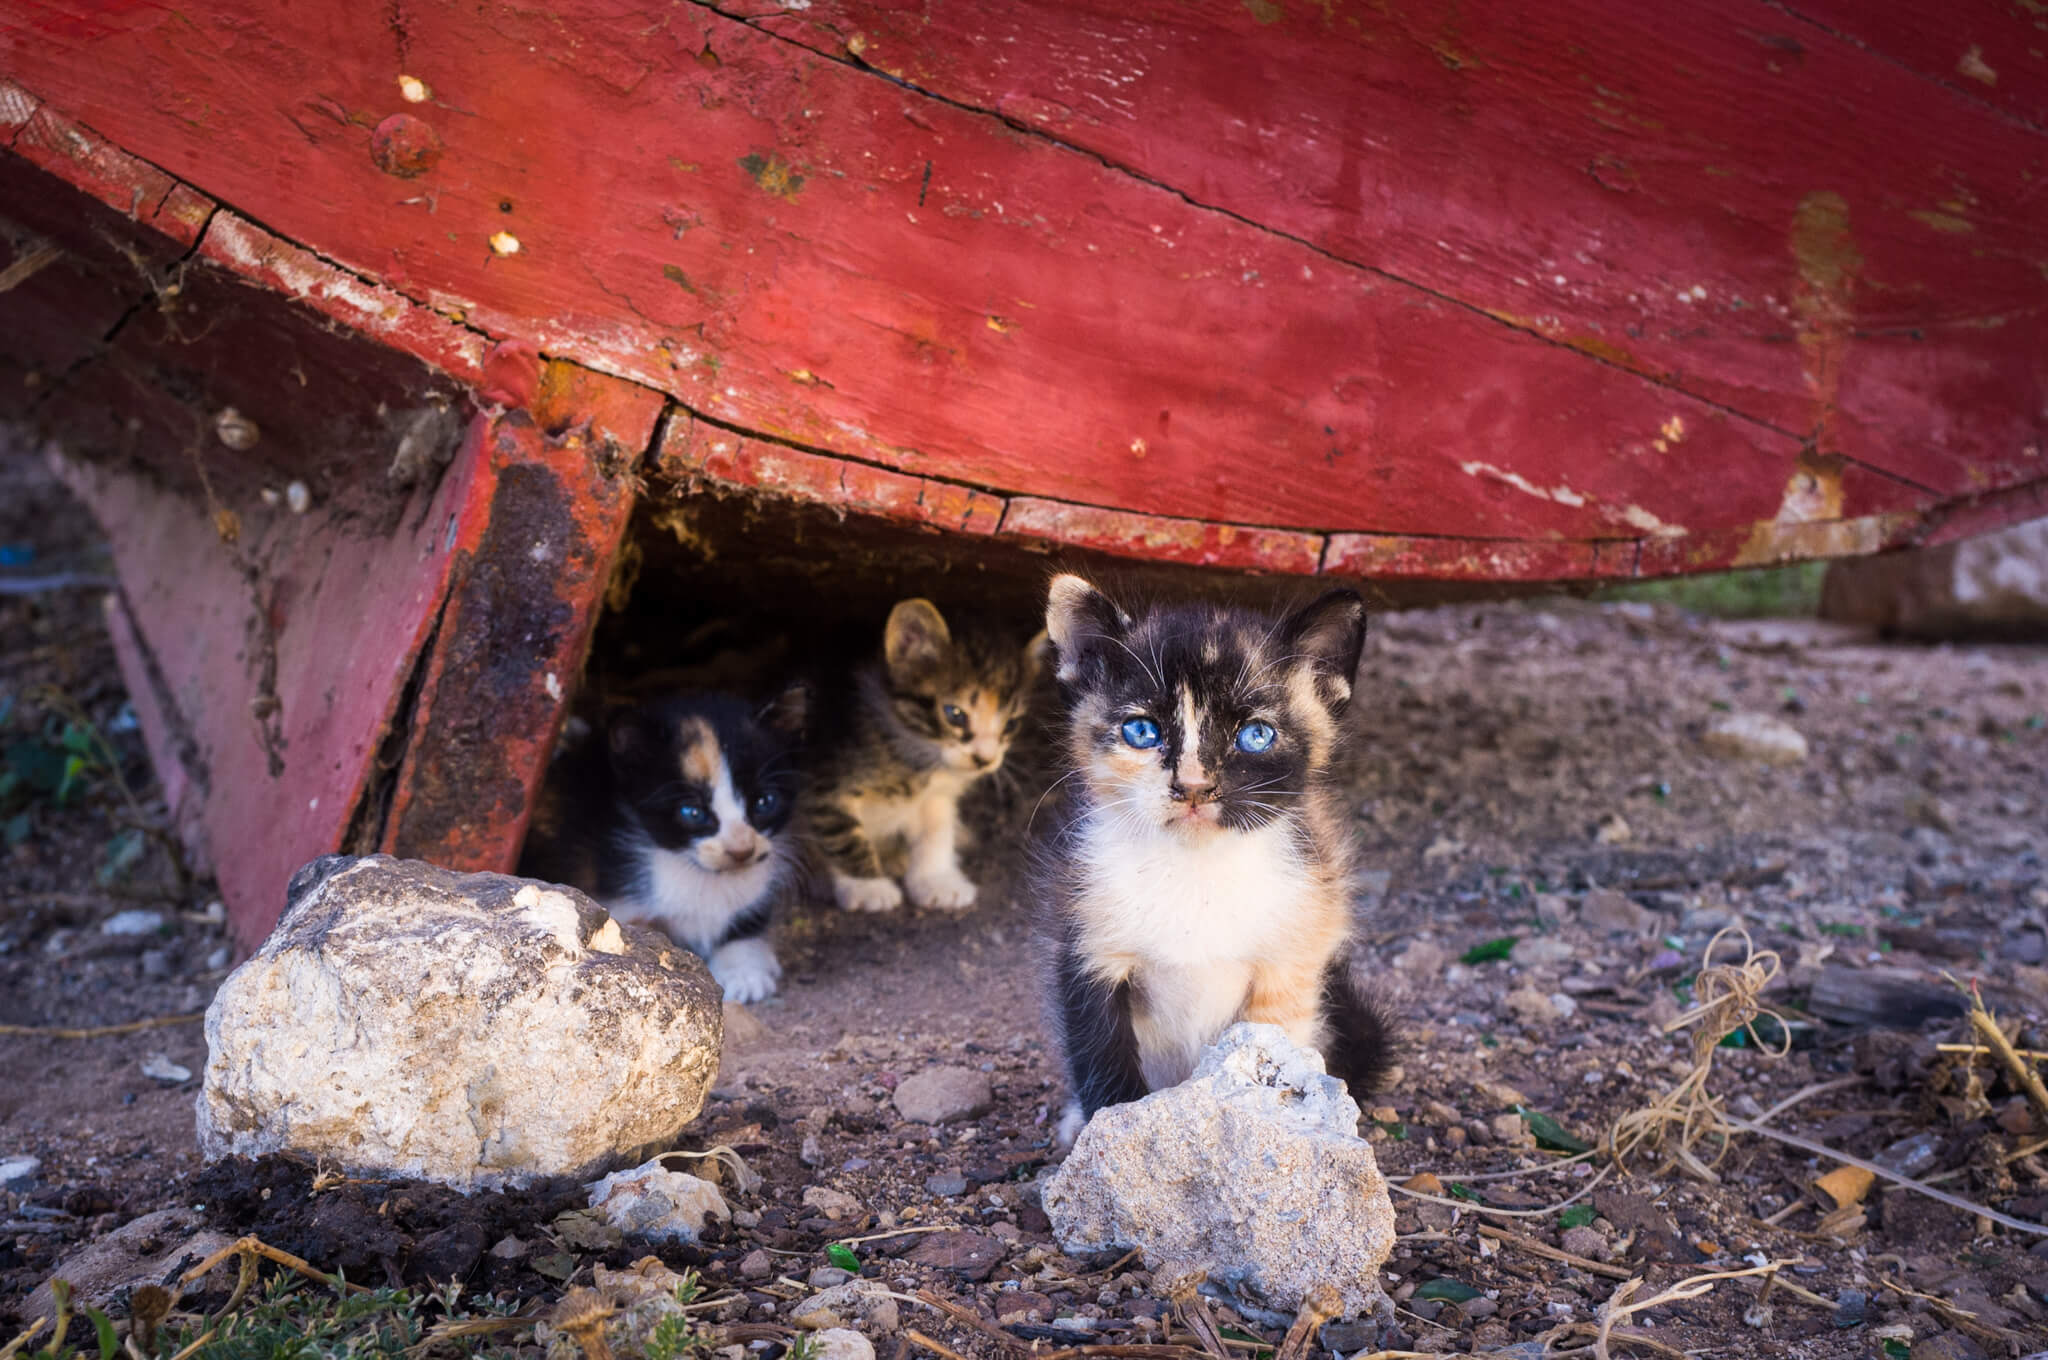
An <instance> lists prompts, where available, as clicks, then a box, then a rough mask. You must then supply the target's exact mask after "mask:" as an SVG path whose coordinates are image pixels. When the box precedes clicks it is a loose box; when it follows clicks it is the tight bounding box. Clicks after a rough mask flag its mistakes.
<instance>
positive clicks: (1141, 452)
mask: <svg viewBox="0 0 2048 1360" xmlns="http://www.w3.org/2000/svg"><path fill="white" fill-rule="evenodd" d="M1131 452H1132V453H1134V454H1136V455H1137V456H1138V457H1140V458H1143V457H1144V456H1145V441H1144V440H1142V439H1133V440H1132V441H1131Z"/></svg>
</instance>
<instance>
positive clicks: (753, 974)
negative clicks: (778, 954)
mask: <svg viewBox="0 0 2048 1360" xmlns="http://www.w3.org/2000/svg"><path fill="white" fill-rule="evenodd" d="M707 962H709V963H710V965H711V976H712V977H713V978H715V979H717V982H718V985H719V986H720V987H723V988H724V989H725V999H726V1000H727V1001H736V1002H738V1003H739V1004H741V1005H743V1006H744V1005H745V1004H747V1003H748V1002H749V1001H761V1000H765V999H766V998H768V997H771V996H773V995H775V989H776V986H777V984H779V983H780V982H781V981H782V965H781V964H780V963H778V962H777V961H776V958H775V947H774V946H773V945H771V944H769V943H768V942H767V941H766V940H734V941H733V942H732V943H731V944H728V945H721V946H720V947H719V948H717V949H714V950H712V951H711V957H710V959H709V960H707Z"/></svg>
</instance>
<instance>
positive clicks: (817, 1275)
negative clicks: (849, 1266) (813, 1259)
mask: <svg viewBox="0 0 2048 1360" xmlns="http://www.w3.org/2000/svg"><path fill="white" fill-rule="evenodd" d="M852 1278H853V1272H852V1271H850V1270H841V1269H840V1268H839V1267H838V1266H819V1267H818V1268H817V1269H816V1270H814V1271H812V1272H811V1273H810V1274H809V1275H808V1276H807V1277H805V1279H804V1283H805V1284H808V1285H809V1286H810V1287H811V1288H813V1289H830V1288H832V1287H833V1286H834V1285H842V1284H845V1283H846V1282H847V1281H848V1280H850V1279H852Z"/></svg>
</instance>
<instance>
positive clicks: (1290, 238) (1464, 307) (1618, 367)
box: [689, 0, 1930, 491]
mask: <svg viewBox="0 0 2048 1360" xmlns="http://www.w3.org/2000/svg"><path fill="white" fill-rule="evenodd" d="M689 3H690V4H692V5H694V6H696V7H697V8H699V9H706V10H710V11H711V12H712V13H714V14H716V15H718V16H719V17H720V18H722V19H726V20H728V21H730V22H733V23H738V24H743V25H745V26H746V27H747V28H749V29H752V30H753V31H754V32H756V33H761V34H765V35H766V36H768V37H771V38H773V39H775V40H776V41H777V42H781V43H786V44H788V45H790V46H791V47H794V48H796V49H797V50H799V51H801V52H804V53H807V54H808V55H810V56H814V57H817V58H819V59H821V60H824V61H829V62H833V63H835V64H837V65H840V66H845V67H848V68H850V69H852V70H856V71H860V72H862V73H864V74H866V75H870V76H873V77H875V78H876V79H878V80H881V81H883V82H885V83H887V84H890V85H894V86H896V87H897V88H899V89H904V90H908V91H910V92H911V93H913V94H915V95H918V96H919V97H920V98H924V99H929V100H931V101H933V102H934V103H937V104H943V105H945V106H946V107H947V108H951V109H955V110H957V111H959V112H961V113H965V114H968V115H970V116H974V117H981V118H989V119H992V120H994V121H996V122H998V123H1001V124H1002V125H1003V126H1004V127H1006V128H1008V129H1010V130H1011V131H1012V132H1015V133H1017V134H1019V135H1020V136H1024V137H1029V138H1031V139H1033V140H1035V141H1038V142H1041V143H1043V144H1044V145H1047V146H1050V147H1053V148H1055V149H1057V150H1059V151H1063V152H1067V153H1070V154H1072V155H1077V156H1081V157H1083V158H1085V159H1087V160H1091V161H1093V162H1095V163H1096V164H1097V165H1100V166H1101V167H1102V168H1103V169H1105V170H1108V171H1111V172H1112V173H1114V174H1118V175H1122V176H1124V177H1126V178H1128V179H1132V180H1135V181H1137V182H1138V183H1140V184H1143V185H1146V186H1147V187H1149V188H1152V189H1156V190H1158V191H1159V192H1161V193H1164V194H1169V195H1171V196H1173V197H1174V198H1177V199H1179V200H1180V201H1181V202H1182V203H1185V204H1186V205H1187V206H1188V207H1190V208H1193V209H1195V210H1196V211H1197V212H1204V213H1213V214H1215V215H1216V216H1218V217H1222V218H1224V219H1226V220H1228V221H1231V222H1235V223H1237V224H1238V225H1240V226H1244V227H1248V228H1250V229H1251V230H1253V231H1257V232H1260V233H1263V234H1264V235H1267V236H1271V237H1273V238H1274V239H1275V240H1281V241H1286V242H1288V243H1290V244H1292V245H1296V246H1299V247H1301V248H1302V249H1303V250H1307V251H1309V252H1311V253H1313V254H1314V255H1316V256H1317V257H1318V258H1320V259H1324V260H1327V261H1329V262H1330V263H1331V264H1334V265H1339V266H1342V267H1343V268H1346V269H1355V270H1358V271H1360V272H1361V273H1366V274H1370V275H1372V276H1373V277H1375V278H1380V279H1384V280H1386V281H1387V282H1388V283H1389V284H1393V285H1396V286H1398V287H1401V288H1406V289H1410V290H1412V291H1414V292H1416V293H1419V294H1421V295H1423V296H1425V297H1428V298H1431V299H1433V300H1435V301H1437V302H1441V303H1443V304H1444V305H1445V306H1447V307H1455V308H1457V309H1458V310H1460V311H1462V312H1467V313H1470V314H1472V315H1474V316H1479V317H1484V318H1485V319H1486V320H1488V321H1490V322H1492V323H1493V324H1495V325H1497V326H1500V327H1502V328H1503V329H1505V330H1509V331H1512V332H1514V333H1516V334H1517V335H1525V336H1529V337H1531V338H1533V339H1536V340H1540V341H1542V342H1543V343H1544V344H1546V345H1550V346H1553V347H1555V348H1558V349H1564V350H1568V351H1570V352H1571V353H1572V354H1574V355H1576V356H1578V357H1580V358H1584V359H1588V360H1590V361H1592V362H1593V363H1596V364H1599V365H1600V366H1602V367H1604V368H1610V369H1613V370H1615V371H1616V372H1620V373H1627V374H1629V375H1630V376H1631V377H1634V378H1636V379H1638V380H1640V381H1642V382H1646V383H1648V384H1650V385H1651V386H1653V387H1656V388H1659V389H1661V390H1663V391H1666V392H1672V393H1675V394H1677V395H1679V396H1682V397H1685V398H1687V399H1689V400H1692V401H1697V402H1699V403H1701V404H1702V405H1704V406H1707V407H1709V408H1710V409H1712V410H1715V411H1718V412H1720V413H1721V414H1723V415H1725V416H1728V417H1729V418H1731V419H1734V420H1740V421H1742V422H1744V423H1746V424H1749V425H1753V426H1756V427H1757V428H1759V429H1763V430H1768V431H1770V432H1772V433H1774V434H1780V435H1784V436H1786V437H1787V438H1791V439H1806V438H1808V437H1809V436H1808V434H1806V433H1805V432H1802V431H1799V430H1791V429H1786V428H1784V427H1782V426H1779V425H1777V424H1774V423H1773V422H1771V421H1768V420H1765V419H1763V418H1762V417H1760V416H1755V415H1751V414H1750V413H1748V412H1746V411H1743V410H1740V409H1739V408H1737V407H1734V406H1730V405H1728V404H1727V403H1726V402H1723V401H1717V400H1715V399H1714V398H1712V397H1709V396H1706V395H1704V394H1702V393H1699V392H1695V391H1692V390H1691V389H1690V388H1687V387H1683V386H1680V385H1678V384H1676V383H1673V382H1671V381H1669V380H1668V378H1666V377H1665V376H1664V375H1662V374H1659V373H1654V372H1649V371H1647V370H1645V369H1642V368H1635V367H1631V366H1629V365H1627V364H1624V363H1621V362H1619V361H1618V360H1616V359H1615V358H1614V357H1613V356H1612V355H1609V354H1603V353H1600V352H1597V351H1595V350H1592V349H1588V348H1585V347H1583V346H1580V345H1574V344H1572V343H1571V342H1570V341H1569V340H1564V339H1559V338H1557V337H1555V336H1551V335H1546V334H1545V333H1544V332H1542V331H1541V330H1538V329H1536V328H1534V327H1530V326H1521V325H1517V324H1515V323H1514V322H1513V321H1511V320H1509V319H1508V318H1506V317H1503V316H1502V315H1500V314H1499V313H1498V312H1495V311H1492V310H1490V309H1488V308H1485V307H1482V306H1480V305H1479V304H1478V303H1475V302H1468V301H1466V300H1465V299H1464V298H1461V297H1458V296H1456V295H1455V294H1451V293H1446V292H1443V291H1442V290H1440V289H1436V288H1432V287H1430V286H1428V285H1427V284H1423V283H1418V282H1416V281H1415V280H1413V279H1408V278H1404V277H1402V276H1401V275H1399V274H1395V273H1392V272H1391V271H1389V270H1387V269H1384V268H1382V267H1380V266H1378V265H1372V264H1366V263H1364V262H1363V261H1359V260H1353V259H1350V258H1349V257H1347V256H1344V255H1340V254H1338V253H1337V252H1336V251H1334V250H1331V249H1330V248H1329V247H1327V246H1323V245H1319V244H1317V243H1316V242H1315V241H1312V240H1310V239H1309V238H1307V237H1305V236H1301V235H1298V234H1296V233H1294V232H1290V231H1284V230H1282V229H1280V228H1278V227H1270V226H1267V225H1266V224H1264V223H1262V222H1259V221H1257V220H1255V219H1253V218H1250V217H1247V216H1245V215H1244V214H1243V213H1240V212H1236V211H1233V210H1232V209H1229V208H1225V207H1221V206H1219V205H1216V204H1211V203H1205V202H1203V201H1202V200H1200V199H1198V198H1196V197H1194V196H1193V195H1191V194H1189V193H1188V192H1187V191H1185V190H1183V189H1179V188H1176V187H1175V186H1173V185H1171V184H1168V183H1166V182H1164V181H1163V180H1159V179H1155V178H1153V177H1152V176H1151V175H1148V174H1146V173H1145V172H1144V171H1143V170H1141V169H1139V168H1138V167H1136V166H1134V165H1127V164H1124V163H1123V162H1121V161H1118V160H1116V159H1114V158H1112V157H1110V156H1108V155H1105V154H1104V153H1102V152H1100V151H1096V150H1094V149H1093V148H1090V147H1086V146H1083V145H1081V144H1079V143H1077V142H1071V141H1068V140H1066V139H1065V138H1063V137H1058V136H1055V135H1054V134H1052V133H1051V132H1049V131H1047V130H1046V129H1044V128H1042V127H1038V126H1035V125H1034V124H1031V123H1028V122H1025V121H1024V120H1022V119H1020V118H1017V117H1015V116H1013V115H1010V114H1007V113H1004V112H1002V111H1001V110H998V109H986V108H982V107H979V106H977V105H974V104H970V103H968V102H966V101H964V100H959V99H954V98H951V97H949V96H947V95H943V94H940V93H938V92H937V91H934V90H930V89H927V88H925V87H924V86H922V85H919V84H918V83H916V82H915V81H912V80H907V79H905V78H904V77H902V76H897V75H892V74H890V73H889V72H887V71H883V70H881V69H879V68H878V67H875V66H873V65H870V64H869V63H868V62H865V61H863V60H861V58H860V56H859V55H858V54H856V53H853V52H850V51H849V52H844V53H834V52H826V51H823V50H821V49H819V48H816V47H811V46H809V45H807V44H805V43H802V42H799V41H798V40H797V39H795V38H791V37H788V36H786V35H785V34H782V33H779V32H777V31H775V30H774V29H772V28H768V27H765V26H763V25H762V24H760V23H758V22H756V20H755V19H754V18H750V17H747V16H745V15H741V14H732V13H728V12H727V11H725V10H723V9H721V8H719V6H718V4H717V3H716V2H715V0H689ZM1845 457H1846V455H1845ZM1848 461H1850V462H1853V463H1856V464H1857V466H1859V467H1865V468H1867V469H1868V470H1869V471H1871V472H1873V473H1877V474H1879V475H1882V476H1890V477H1892V480H1894V481H1899V482H1901V483H1902V484H1904V485H1908V486H1913V487H1914V489H1916V490H1920V491H1929V490H1930V488H1927V487H1922V486H1919V485H1918V484H1917V483H1913V482H1909V481H1906V479H1904V478H1901V477H1897V476H1896V475H1894V474H1888V473H1884V472H1883V471H1882V470H1881V469H1879V468H1876V467H1872V466H1870V465H1869V464H1866V463H1863V462H1862V461H1861V460H1859V459H1855V458H1848Z"/></svg>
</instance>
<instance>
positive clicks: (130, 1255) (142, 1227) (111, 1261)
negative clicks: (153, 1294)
mask: <svg viewBox="0 0 2048 1360" xmlns="http://www.w3.org/2000/svg"><path fill="white" fill-rule="evenodd" d="M234 1240H235V1239H233V1238H232V1237H229V1236H228V1235H227V1234H225V1233H220V1232H214V1231H212V1230H210V1229H208V1228H207V1226H206V1220H205V1216H204V1215H202V1214H199V1213H197V1212H194V1211H193V1210H191V1209H161V1210H158V1211H157V1212H156V1213H153V1214H144V1215H143V1216H142V1217H140V1218H138V1219H134V1220H133V1221H131V1222H129V1223H127V1224H126V1225H124V1226H122V1227H120V1228H117V1229H115V1230H114V1231H113V1232H111V1233H109V1234H108V1235H107V1236H105V1237H102V1238H99V1239H97V1240H95V1241H93V1242H89V1243H87V1244H86V1245H84V1246H82V1247H80V1248H79V1249H78V1250H77V1251H75V1252H73V1253H72V1254H71V1255H70V1256H67V1257H65V1258H64V1260H63V1261H62V1262H61V1263H60V1264H59V1265H58V1266H57V1268H56V1269H55V1270H54V1271H52V1272H51V1275H50V1278H51V1279H60V1280H66V1281H69V1282H70V1284H71V1288H72V1306H73V1307H74V1308H76V1307H81V1306H88V1305H89V1306H91V1307H94V1308H105V1307H106V1306H107V1303H108V1301H109V1300H110V1299H111V1298H113V1297H114V1296H115V1295H116V1294H117V1293H120V1292H122V1291H125V1290H129V1289H132V1288H134V1287H135V1286H137V1285H143V1284H157V1283H160V1282H161V1281H163V1280H165V1279H168V1278H171V1277H173V1276H175V1275H177V1274H179V1273H181V1272H182V1271H184V1270H187V1269H189V1268H191V1267H192V1266H196V1265H198V1264H199V1263H200V1262H201V1261H204V1260H205V1259H206V1258H208V1257H209V1256H211V1255H213V1254H214V1253H215V1252H217V1251H219V1250H221V1249H222V1248H223V1247H229V1246H233V1245H234ZM234 1279H235V1268H234V1264H233V1263H232V1262H228V1263H225V1264H223V1265H222V1266H220V1267H217V1268H216V1269H215V1270H214V1272H213V1273H212V1274H211V1275H209V1276H207V1277H206V1280H205V1281H204V1283H202V1284H196V1285H195V1290H194V1292H204V1291H207V1290H211V1289H226V1288H230V1287H232V1285H233V1284H234ZM56 1309H57V1305H56V1298H55V1296H54V1294H53V1293H52V1291H51V1289H50V1285H49V1283H48V1281H47V1280H46V1281H45V1282H44V1283H43V1284H42V1285H41V1286H39V1287H38V1288H37V1289H36V1291H35V1292H34V1293H32V1294H30V1295H29V1296H28V1300H27V1302H26V1303H25V1304H24V1305H22V1308H21V1312H22V1315H23V1316H24V1317H31V1318H34V1317H53V1316H55V1314H56ZM89 1330H90V1329H88V1331H89Z"/></svg>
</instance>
